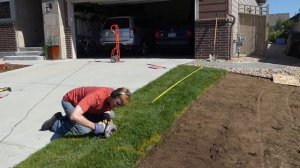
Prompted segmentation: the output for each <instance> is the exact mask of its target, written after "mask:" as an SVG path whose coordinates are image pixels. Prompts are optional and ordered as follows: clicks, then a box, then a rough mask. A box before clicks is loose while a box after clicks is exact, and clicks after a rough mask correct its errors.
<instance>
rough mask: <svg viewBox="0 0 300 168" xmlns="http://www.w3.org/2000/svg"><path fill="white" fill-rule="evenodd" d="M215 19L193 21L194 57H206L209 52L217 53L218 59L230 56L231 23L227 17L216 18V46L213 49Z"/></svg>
mask: <svg viewBox="0 0 300 168" xmlns="http://www.w3.org/2000/svg"><path fill="white" fill-rule="evenodd" d="M215 24H216V20H215V19H201V20H196V21H195V58H196V59H207V58H209V54H216V55H218V59H229V58H230V55H231V54H230V53H229V51H231V50H230V47H231V38H230V31H231V23H230V21H229V19H218V24H217V25H218V26H217V35H216V47H215V53H214V52H213V51H214V36H215Z"/></svg>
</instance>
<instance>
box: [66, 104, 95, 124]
mask: <svg viewBox="0 0 300 168" xmlns="http://www.w3.org/2000/svg"><path fill="white" fill-rule="evenodd" d="M70 120H72V121H74V122H76V123H79V124H81V125H83V126H86V127H88V128H90V129H92V130H94V129H95V123H93V122H91V121H89V120H88V119H86V118H85V117H84V116H83V111H82V109H81V107H80V106H76V107H75V109H74V111H73V113H72V114H71V116H70Z"/></svg>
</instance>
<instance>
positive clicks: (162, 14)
mask: <svg viewBox="0 0 300 168" xmlns="http://www.w3.org/2000/svg"><path fill="white" fill-rule="evenodd" d="M113 2H114V3H108V2H105V3H101V2H98V3H90V2H83V3H75V4H74V18H75V31H76V32H75V34H76V50H77V58H106V57H109V56H110V52H111V48H109V47H107V45H106V44H103V43H101V42H100V41H101V40H100V39H101V38H103V36H107V34H109V33H110V32H104V33H103V32H102V33H101V30H102V27H109V26H110V25H108V26H107V25H104V24H105V21H106V20H107V19H109V18H111V17H122V16H131V17H136V18H141V19H142V20H140V21H138V20H137V21H134V22H135V24H136V25H137V27H138V26H139V25H138V24H141V25H147V26H146V27H147V28H148V29H151V37H152V40H153V43H151V42H148V41H147V42H145V43H143V45H144V44H145V45H146V46H144V49H145V47H146V49H147V50H145V51H146V53H143V52H141V51H142V49H143V48H142V42H140V44H139V43H138V42H137V43H136V44H131V45H130V46H129V45H128V46H127V44H125V43H124V44H121V57H123V58H124V57H139V58H146V57H147V58H151V57H158V58H160V57H161V58H163V57H169V58H194V0H185V1H182V0H164V1H160V2H152V3H149V2H146V1H143V2H142V1H132V2H129V1H120V2H117V1H113ZM125 2H126V3H125ZM103 25H104V26H103ZM129 31H131V32H129V35H131V33H132V34H134V33H136V32H138V31H139V29H138V28H136V29H135V28H132V30H129ZM136 34H138V33H136ZM121 35H122V33H121ZM132 36H134V38H135V39H134V40H135V41H138V38H139V37H138V36H139V35H132ZM105 40H106V39H104V40H103V41H105ZM121 41H122V38H121ZM120 43H122V42H120ZM132 45H133V46H132ZM110 47H112V46H110Z"/></svg>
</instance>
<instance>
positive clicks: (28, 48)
mask: <svg viewBox="0 0 300 168" xmlns="http://www.w3.org/2000/svg"><path fill="white" fill-rule="evenodd" d="M20 51H43V47H25V48H20Z"/></svg>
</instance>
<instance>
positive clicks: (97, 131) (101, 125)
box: [94, 122, 106, 134]
mask: <svg viewBox="0 0 300 168" xmlns="http://www.w3.org/2000/svg"><path fill="white" fill-rule="evenodd" d="M105 126H106V125H105V124H104V123H103V122H99V123H95V131H94V133H95V134H101V133H103V132H104V130H105Z"/></svg>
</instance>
